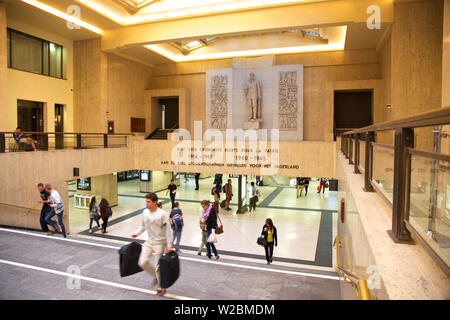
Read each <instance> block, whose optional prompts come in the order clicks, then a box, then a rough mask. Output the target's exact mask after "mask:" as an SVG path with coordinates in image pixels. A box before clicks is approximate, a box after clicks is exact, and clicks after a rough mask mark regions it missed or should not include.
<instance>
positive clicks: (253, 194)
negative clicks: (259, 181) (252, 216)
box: [248, 181, 261, 212]
mask: <svg viewBox="0 0 450 320" xmlns="http://www.w3.org/2000/svg"><path fill="white" fill-rule="evenodd" d="M248 192H249V194H250V195H249V197H250V205H249V206H250V210H249V212H252V208H253V211H255V210H256V202H258V200H259V199H258V196H259V197H260V196H261V193H260V192H259V190H258V188H257V187H256V186H255V183H254V182H253V181H252V182H251V183H250V187H249V188H248Z"/></svg>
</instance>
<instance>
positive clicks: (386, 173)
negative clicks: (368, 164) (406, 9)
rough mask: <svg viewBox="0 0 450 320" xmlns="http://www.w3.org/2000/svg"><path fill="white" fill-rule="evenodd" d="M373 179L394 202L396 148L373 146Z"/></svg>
mask: <svg viewBox="0 0 450 320" xmlns="http://www.w3.org/2000/svg"><path fill="white" fill-rule="evenodd" d="M372 179H373V180H375V181H376V182H377V183H378V186H379V187H380V189H381V190H382V191H384V192H385V196H386V197H387V198H388V199H389V200H390V201H391V202H392V198H393V186H394V149H391V148H386V147H382V146H378V145H376V144H374V146H373V178H372Z"/></svg>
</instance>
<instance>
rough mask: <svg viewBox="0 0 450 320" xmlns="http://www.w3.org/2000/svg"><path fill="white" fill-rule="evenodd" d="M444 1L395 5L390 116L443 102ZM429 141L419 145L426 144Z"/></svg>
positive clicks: (399, 115) (433, 0) (407, 114)
mask: <svg viewBox="0 0 450 320" xmlns="http://www.w3.org/2000/svg"><path fill="white" fill-rule="evenodd" d="M442 13H443V1H442V0H427V1H423V0H422V1H411V2H398V3H395V4H394V23H393V26H392V48H391V50H392V53H391V54H392V62H393V63H392V85H393V87H392V103H393V110H392V111H393V119H394V120H395V119H401V118H404V117H407V116H411V115H414V114H419V113H422V112H426V111H430V110H433V109H436V108H440V107H441V104H442V99H441V97H442V35H443V14H442ZM427 144H428V142H424V143H423V145H422V146H424V147H426V146H427Z"/></svg>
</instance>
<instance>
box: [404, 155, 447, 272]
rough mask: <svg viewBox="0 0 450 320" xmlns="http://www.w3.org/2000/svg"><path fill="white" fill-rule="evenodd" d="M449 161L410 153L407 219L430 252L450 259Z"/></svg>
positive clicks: (445, 260) (443, 258)
mask: <svg viewBox="0 0 450 320" xmlns="http://www.w3.org/2000/svg"><path fill="white" fill-rule="evenodd" d="M449 173H450V164H449V163H448V162H444V161H438V160H433V159H429V158H424V157H420V156H415V155H413V156H411V188H410V211H409V222H410V224H411V226H412V227H413V228H414V229H415V230H416V231H417V232H418V233H419V235H420V236H421V237H422V238H423V239H424V240H425V241H426V242H427V243H428V245H429V246H430V247H431V248H432V249H433V251H434V252H435V253H436V254H437V255H438V256H439V257H441V258H442V260H443V261H444V262H445V263H446V264H447V267H448V266H449V262H450V179H449V178H450V174H449Z"/></svg>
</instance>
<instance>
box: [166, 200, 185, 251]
mask: <svg viewBox="0 0 450 320" xmlns="http://www.w3.org/2000/svg"><path fill="white" fill-rule="evenodd" d="M169 221H170V225H171V226H172V233H173V239H172V245H173V243H174V242H175V240H176V244H175V250H176V251H177V252H179V251H180V240H181V232H182V231H183V226H184V221H183V212H182V211H181V209H180V205H179V204H178V202H175V205H174V208H173V210H172V212H171V213H170V217H169Z"/></svg>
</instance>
